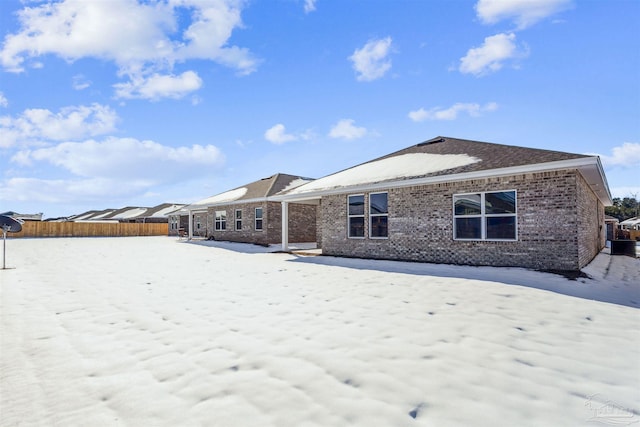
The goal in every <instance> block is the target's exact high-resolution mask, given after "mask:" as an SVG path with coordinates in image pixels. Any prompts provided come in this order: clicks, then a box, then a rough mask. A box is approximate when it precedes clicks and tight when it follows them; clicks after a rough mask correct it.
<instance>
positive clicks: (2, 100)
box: [0, 92, 9, 107]
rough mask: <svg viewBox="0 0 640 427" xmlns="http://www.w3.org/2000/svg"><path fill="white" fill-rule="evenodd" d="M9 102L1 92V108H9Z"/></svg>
mask: <svg viewBox="0 0 640 427" xmlns="http://www.w3.org/2000/svg"><path fill="white" fill-rule="evenodd" d="M8 106H9V100H8V99H7V98H6V97H5V96H4V93H2V92H0V107H8Z"/></svg>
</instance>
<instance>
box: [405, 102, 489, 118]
mask: <svg viewBox="0 0 640 427" xmlns="http://www.w3.org/2000/svg"><path fill="white" fill-rule="evenodd" d="M497 109H498V104H496V103H495V102H489V103H488V104H485V105H480V104H475V103H474V104H471V103H461V102H458V103H455V104H453V105H452V106H451V107H449V108H444V109H443V108H440V107H435V108H431V109H429V110H425V109H424V108H420V109H419V110H416V111H411V112H409V118H410V119H411V120H413V121H414V122H422V121H425V120H455V119H457V118H458V114H460V113H467V114H469V115H470V116H472V117H477V116H480V115H481V114H482V113H485V112H491V111H495V110H497Z"/></svg>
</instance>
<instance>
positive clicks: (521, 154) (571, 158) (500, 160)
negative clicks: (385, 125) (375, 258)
mask: <svg viewBox="0 0 640 427" xmlns="http://www.w3.org/2000/svg"><path fill="white" fill-rule="evenodd" d="M557 169H579V170H580V171H581V173H582V174H583V176H584V177H585V179H586V180H587V182H588V183H589V185H590V186H592V188H593V189H594V191H595V192H596V194H598V197H600V198H601V200H602V201H603V202H604V203H605V204H608V203H611V201H610V199H611V194H610V192H609V189H608V185H607V183H606V177H605V176H604V172H603V171H602V165H601V164H600V161H599V159H598V157H597V156H588V155H583V154H574V153H566V152H561V151H554V150H542V149H537V148H527V147H518V146H513V145H504V144H494V143H489V142H480V141H471V140H466V139H458V138H450V137H443V136H439V137H436V138H433V139H430V140H428V141H424V142H422V143H419V144H416V145H413V146H411V147H407V148H405V149H402V150H399V151H396V152H393V153H391V154H387V155H385V156H382V157H378V158H376V159H373V160H370V161H368V162H365V163H361V164H359V165H357V166H353V167H351V168H348V169H345V170H342V171H340V172H336V173H333V174H330V175H327V176H324V177H322V178H319V179H317V180H315V181H313V182H310V183H308V184H306V185H302V186H300V187H298V188H295V189H293V190H291V191H287V192H282V193H281V194H279V195H278V196H276V199H277V200H282V201H285V200H291V201H300V200H305V198H307V199H312V198H319V197H321V196H322V195H324V194H332V193H339V192H346V191H365V190H367V191H368V190H374V189H380V188H384V187H389V186H391V187H396V186H405V185H422V184H426V183H433V182H446V181H452V180H462V179H475V178H482V177H489V176H501V175H507V174H521V173H529V172H539V171H544V170H557Z"/></svg>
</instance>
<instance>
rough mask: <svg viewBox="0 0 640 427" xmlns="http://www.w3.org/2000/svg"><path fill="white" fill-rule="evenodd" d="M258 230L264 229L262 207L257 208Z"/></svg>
mask: <svg viewBox="0 0 640 427" xmlns="http://www.w3.org/2000/svg"><path fill="white" fill-rule="evenodd" d="M256 230H262V208H256Z"/></svg>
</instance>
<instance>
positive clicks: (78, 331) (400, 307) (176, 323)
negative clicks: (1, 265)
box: [0, 237, 640, 427]
mask: <svg viewBox="0 0 640 427" xmlns="http://www.w3.org/2000/svg"><path fill="white" fill-rule="evenodd" d="M267 252H269V249H267V248H260V247H257V246H251V245H241V244H225V243H220V242H201V243H187V242H185V241H178V240H176V239H175V238H168V237H143V238H76V239H16V240H9V241H8V242H7V265H8V266H10V267H12V269H9V270H0V284H1V292H2V293H1V306H0V309H1V319H2V325H1V327H2V329H1V343H0V344H1V347H0V349H1V350H0V351H1V355H0V369H1V372H0V425H2V426H3V427H6V426H49V425H53V426H134V427H138V426H225V427H226V426H251V427H256V426H265V427H267V426H277V427H281V426H349V425H354V426H427V425H428V426H458V425H461V426H471V425H473V426H495V425H509V426H515V425H517V426H527V425H531V426H542V425H545V426H547V425H548V426H551V425H565V426H569V425H572V426H573V425H597V424H598V423H600V424H604V425H606V424H612V423H614V422H615V423H617V424H618V425H620V422H622V423H626V424H631V423H634V422H635V423H638V422H640V387H639V384H640V328H639V327H640V309H639V307H640V279H639V275H640V260H639V259H632V258H628V257H611V256H608V255H604V254H602V255H599V256H598V258H597V259H596V260H595V261H594V262H593V263H592V264H591V265H590V266H589V267H587V268H586V269H585V272H587V273H588V274H589V275H590V276H591V278H590V279H587V278H580V279H578V280H575V281H571V280H568V279H565V278H564V277H561V276H558V275H553V274H547V273H539V272H531V271H527V270H521V269H509V268H502V269H501V268H474V267H456V266H447V265H428V264H415V263H402V262H386V261H383V262H381V261H367V260H354V259H338V258H330V257H300V256H295V255H291V254H282V253H267ZM594 423H595V424H594Z"/></svg>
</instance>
